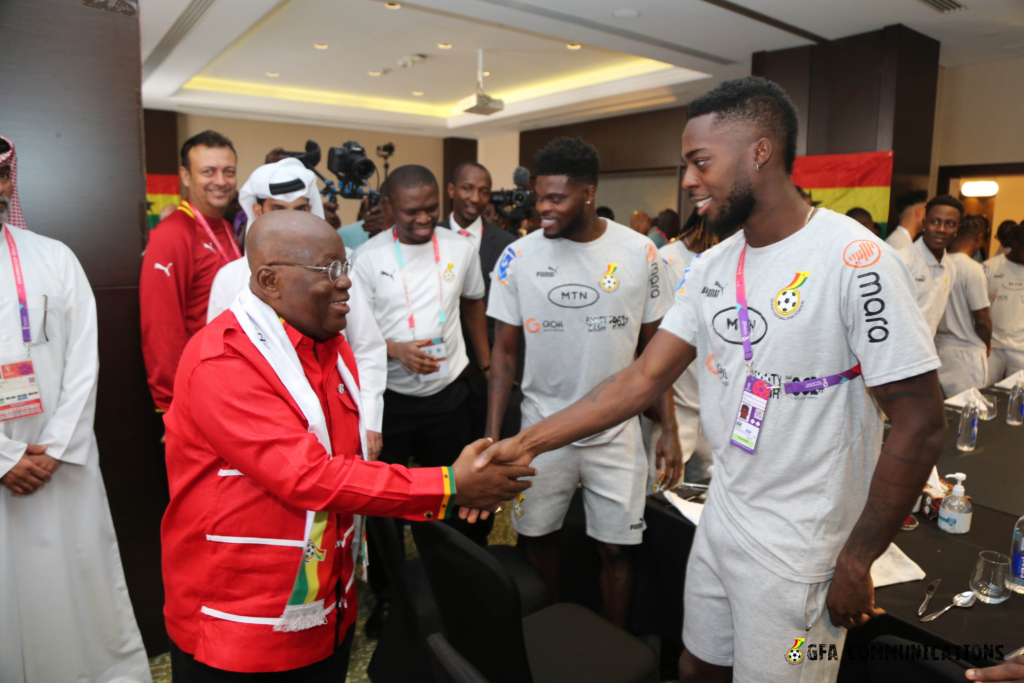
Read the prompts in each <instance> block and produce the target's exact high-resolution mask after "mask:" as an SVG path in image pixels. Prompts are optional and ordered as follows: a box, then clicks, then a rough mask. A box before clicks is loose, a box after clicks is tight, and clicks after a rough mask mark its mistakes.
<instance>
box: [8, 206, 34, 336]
mask: <svg viewBox="0 0 1024 683" xmlns="http://www.w3.org/2000/svg"><path fill="white" fill-rule="evenodd" d="M4 235H5V236H6V237H7V248H8V249H9V250H10V252H11V267H12V268H13V269H14V286H15V287H16V288H17V290H18V311H19V312H20V313H21V338H22V340H23V341H24V342H25V344H26V345H28V344H31V343H32V328H31V327H30V326H29V324H28V295H27V294H26V293H25V277H24V276H23V275H22V274H21V259H20V258H19V257H18V247H17V246H15V244H14V238H13V237H11V226H9V225H6V224H5V225H4Z"/></svg>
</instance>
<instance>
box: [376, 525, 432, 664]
mask: <svg viewBox="0 0 1024 683" xmlns="http://www.w3.org/2000/svg"><path fill="white" fill-rule="evenodd" d="M366 526H367V530H368V531H369V533H370V534H371V535H372V536H373V539H374V542H375V543H376V544H377V549H376V552H377V553H378V559H379V564H380V565H381V566H377V565H372V566H371V567H370V571H371V572H374V571H377V572H380V571H383V572H385V573H386V574H387V577H388V582H389V583H390V586H391V608H390V609H389V610H388V616H387V619H386V620H385V621H384V627H383V629H382V630H381V634H380V638H379V640H378V641H377V648H376V649H375V650H374V652H373V657H372V658H371V659H370V665H369V666H368V667H367V670H366V673H367V675H368V676H369V678H370V680H371V681H374V683H390V682H391V681H394V682H395V683H399V682H400V683H405V682H406V681H412V682H417V681H418V682H420V683H433V681H434V678H433V676H432V675H431V672H430V655H429V653H428V650H427V645H426V639H427V636H429V635H430V634H432V633H438V632H440V631H441V618H440V615H439V614H438V612H437V603H435V602H434V595H433V593H432V592H431V590H430V582H429V581H428V580H427V575H426V572H425V571H424V568H423V563H422V561H420V560H419V559H418V558H417V559H413V560H411V561H408V562H407V561H406V559H405V544H404V543H403V542H402V536H401V527H400V524H399V521H398V520H394V519H385V518H382V517H367V518H366Z"/></svg>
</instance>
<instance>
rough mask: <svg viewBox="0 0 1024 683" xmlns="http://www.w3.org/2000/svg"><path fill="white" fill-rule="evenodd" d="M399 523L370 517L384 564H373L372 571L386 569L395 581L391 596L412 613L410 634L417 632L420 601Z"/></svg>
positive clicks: (368, 522)
mask: <svg viewBox="0 0 1024 683" xmlns="http://www.w3.org/2000/svg"><path fill="white" fill-rule="evenodd" d="M398 524H399V522H398V520H395V519H385V518H383V517H367V518H366V529H367V532H368V533H367V535H368V536H369V537H370V540H369V542H370V543H376V544H377V549H376V552H377V557H379V558H380V561H381V564H382V565H383V566H381V567H376V566H371V567H370V571H371V572H374V571H376V572H380V571H382V572H384V573H385V574H386V575H387V577H388V582H389V583H390V584H391V585H390V588H391V599H392V600H395V601H396V602H398V603H400V604H401V608H402V612H403V613H405V614H408V615H409V619H408V627H409V628H410V630H411V631H410V635H415V633H416V602H415V601H414V600H413V597H412V589H411V588H409V580H408V578H407V577H406V575H405V544H404V543H402V539H401V537H400V536H399V535H398V529H399V526H398Z"/></svg>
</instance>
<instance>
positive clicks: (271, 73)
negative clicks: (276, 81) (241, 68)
mask: <svg viewBox="0 0 1024 683" xmlns="http://www.w3.org/2000/svg"><path fill="white" fill-rule="evenodd" d="M267 75H268V76H270V77H271V78H277V77H278V76H280V75H281V74H279V73H277V72H276V71H268V72H267Z"/></svg>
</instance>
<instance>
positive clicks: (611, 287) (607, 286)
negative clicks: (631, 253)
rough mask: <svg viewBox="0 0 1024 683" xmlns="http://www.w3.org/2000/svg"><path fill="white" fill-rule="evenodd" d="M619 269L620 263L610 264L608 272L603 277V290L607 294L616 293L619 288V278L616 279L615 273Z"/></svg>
mask: <svg viewBox="0 0 1024 683" xmlns="http://www.w3.org/2000/svg"><path fill="white" fill-rule="evenodd" d="M618 269H619V264H618V263H609V264H608V270H607V271H606V272H605V274H604V275H602V276H601V289H603V290H604V291H606V292H614V291H615V290H616V289H617V288H618V286H619V278H617V277H615V271H616V270H618Z"/></svg>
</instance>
